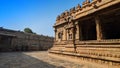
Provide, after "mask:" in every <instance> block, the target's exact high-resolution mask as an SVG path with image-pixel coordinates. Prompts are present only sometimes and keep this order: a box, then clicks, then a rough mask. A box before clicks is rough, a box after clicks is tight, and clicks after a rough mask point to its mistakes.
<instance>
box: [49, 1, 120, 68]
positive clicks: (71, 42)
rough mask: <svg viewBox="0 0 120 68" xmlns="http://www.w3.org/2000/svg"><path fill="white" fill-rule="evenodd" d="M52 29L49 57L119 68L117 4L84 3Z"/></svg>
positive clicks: (119, 10)
mask: <svg viewBox="0 0 120 68" xmlns="http://www.w3.org/2000/svg"><path fill="white" fill-rule="evenodd" d="M54 28H55V30H54V31H55V40H54V45H53V47H52V48H51V49H50V50H49V52H50V54H53V55H59V56H64V57H68V56H69V57H73V58H75V57H76V58H77V59H79V60H82V61H87V62H92V63H98V64H103V65H108V66H116V67H117V68H120V0H92V1H89V0H85V1H84V2H83V4H82V6H81V5H79V4H78V5H77V6H76V7H73V8H71V9H70V10H69V11H65V12H63V13H62V14H60V15H59V16H58V17H57V19H56V23H55V24H54ZM113 68H115V67H113Z"/></svg>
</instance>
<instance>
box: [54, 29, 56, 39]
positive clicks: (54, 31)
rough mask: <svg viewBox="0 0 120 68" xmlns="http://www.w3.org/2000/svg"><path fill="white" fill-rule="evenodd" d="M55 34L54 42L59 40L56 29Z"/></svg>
mask: <svg viewBox="0 0 120 68" xmlns="http://www.w3.org/2000/svg"><path fill="white" fill-rule="evenodd" d="M54 32H55V38H54V41H56V39H57V36H56V35H57V30H56V29H55V30H54Z"/></svg>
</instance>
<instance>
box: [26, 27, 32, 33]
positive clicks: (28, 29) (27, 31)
mask: <svg viewBox="0 0 120 68" xmlns="http://www.w3.org/2000/svg"><path fill="white" fill-rule="evenodd" d="M24 32H26V33H33V31H32V30H31V29H30V28H25V29H24Z"/></svg>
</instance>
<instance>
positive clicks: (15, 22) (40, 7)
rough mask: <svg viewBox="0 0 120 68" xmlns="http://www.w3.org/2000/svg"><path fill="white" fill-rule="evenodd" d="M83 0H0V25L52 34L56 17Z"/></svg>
mask: <svg viewBox="0 0 120 68" xmlns="http://www.w3.org/2000/svg"><path fill="white" fill-rule="evenodd" d="M83 1H84V0H0V27H3V28H6V29H12V30H17V31H18V30H20V31H23V30H24V28H26V27H28V28H30V29H32V31H33V32H35V33H37V34H40V35H41V34H42V35H47V36H53V37H54V28H53V25H54V23H55V21H56V17H57V16H58V15H60V14H61V13H62V12H64V11H65V10H69V9H70V8H72V7H75V6H77V4H81V3H82V2H83Z"/></svg>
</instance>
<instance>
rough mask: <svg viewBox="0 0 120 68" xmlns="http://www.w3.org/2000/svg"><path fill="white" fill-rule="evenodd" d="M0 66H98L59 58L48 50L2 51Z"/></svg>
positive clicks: (19, 67) (10, 67)
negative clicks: (51, 54) (52, 55)
mask: <svg viewBox="0 0 120 68" xmlns="http://www.w3.org/2000/svg"><path fill="white" fill-rule="evenodd" d="M0 68H97V67H93V66H91V65H84V64H79V63H74V62H70V61H66V60H61V59H57V58H54V57H51V56H49V55H48V52H45V51H38V52H6V53H0Z"/></svg>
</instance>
